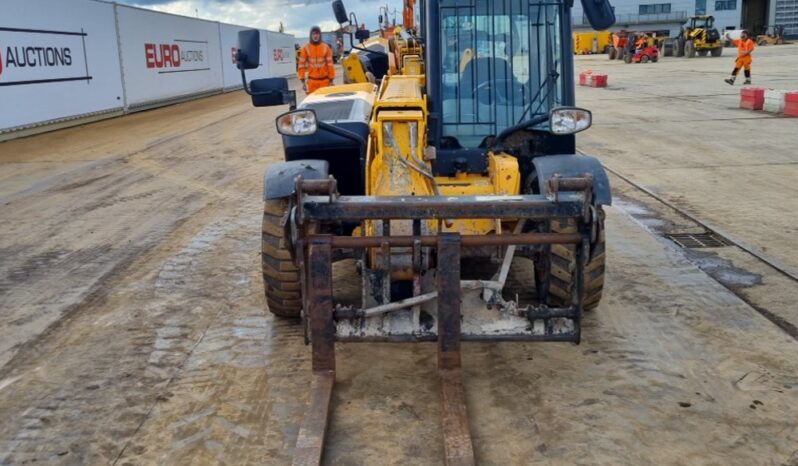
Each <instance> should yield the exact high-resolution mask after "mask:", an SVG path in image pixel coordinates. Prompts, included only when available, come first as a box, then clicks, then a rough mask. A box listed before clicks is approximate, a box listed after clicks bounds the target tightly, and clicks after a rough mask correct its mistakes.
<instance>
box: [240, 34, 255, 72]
mask: <svg viewBox="0 0 798 466" xmlns="http://www.w3.org/2000/svg"><path fill="white" fill-rule="evenodd" d="M236 62H237V63H238V69H240V70H252V69H255V68H257V67H258V66H260V31H258V30H257V29H247V30H245V31H239V33H238V52H236Z"/></svg>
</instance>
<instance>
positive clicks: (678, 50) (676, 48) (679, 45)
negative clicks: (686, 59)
mask: <svg viewBox="0 0 798 466" xmlns="http://www.w3.org/2000/svg"><path fill="white" fill-rule="evenodd" d="M673 56H674V57H683V56H684V42H682V41H680V40H677V41H676V42H674V43H673Z"/></svg>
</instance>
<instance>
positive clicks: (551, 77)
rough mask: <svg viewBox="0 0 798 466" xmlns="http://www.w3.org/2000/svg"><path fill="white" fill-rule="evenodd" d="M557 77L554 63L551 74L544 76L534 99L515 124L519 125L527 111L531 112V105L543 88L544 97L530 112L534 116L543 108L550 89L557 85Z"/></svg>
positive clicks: (555, 63)
mask: <svg viewBox="0 0 798 466" xmlns="http://www.w3.org/2000/svg"><path fill="white" fill-rule="evenodd" d="M559 77H560V73H558V72H557V62H554V66H553V67H552V68H551V72H550V73H549V75H548V76H546V79H544V80H543V83H541V84H540V87H539V88H538V92H537V94H535V97H532V99H531V100H530V101H529V105H527V106H526V108H525V109H524V113H522V114H521V118H519V119H518V123H516V124H521V122H522V121H524V118H526V115H527V113H529V111H530V110H532V105H534V104H535V102H536V101H537V100H538V96H539V95H540V93H541V92H543V89H544V88H545V89H546V95H545V96H543V98H542V99H540V102H539V103H538V106H537V108H535V111H534V112H532V114H533V115H536V114H537V113H538V110H540V107H541V106H543V103H544V102H546V100H547V99H548V98H549V94H551V88H552V87H554V86H555V85H556V84H557V79H558V78H559ZM549 80H552V81H551V84H549Z"/></svg>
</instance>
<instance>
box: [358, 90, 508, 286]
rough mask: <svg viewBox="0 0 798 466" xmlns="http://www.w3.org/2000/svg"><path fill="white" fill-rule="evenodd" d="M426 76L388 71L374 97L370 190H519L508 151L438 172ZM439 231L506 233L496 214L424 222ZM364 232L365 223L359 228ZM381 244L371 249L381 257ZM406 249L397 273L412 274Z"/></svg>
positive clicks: (397, 254)
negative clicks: (467, 167)
mask: <svg viewBox="0 0 798 466" xmlns="http://www.w3.org/2000/svg"><path fill="white" fill-rule="evenodd" d="M422 86H423V76H403V75H397V76H390V77H386V78H385V79H384V80H383V82H382V86H381V87H380V89H379V91H378V93H377V97H376V100H375V103H374V109H373V111H372V118H371V123H370V129H371V131H370V137H369V141H368V151H367V159H366V194H367V195H370V196H432V195H436V194H437V195H442V196H463V195H496V194H499V195H517V194H519V192H520V188H521V177H520V171H519V168H518V161H517V160H516V158H515V157H512V156H510V155H507V154H504V153H498V154H494V153H489V154H488V170H487V173H457V174H456V175H455V176H432V164H431V160H428V159H427V158H425V154H427V153H429V151H426V152H425V148H426V147H427V139H426V134H427V116H428V115H427V102H426V96H425V95H424V93H423V88H422ZM365 227H366V232H365V233H366V235H375V234H379V233H381V229H382V223H381V222H371V221H367V222H365ZM390 228H391V235H411V234H413V232H412V222H411V221H409V220H402V221H398V220H394V221H391V222H390ZM438 231H451V232H454V231H456V232H459V233H461V234H468V235H485V234H489V233H501V232H502V225H501V223H500V222H499V221H498V220H496V219H457V220H451V221H449V220H447V219H434V220H429V221H427V222H425V223H424V224H422V234H435V233H437V232H438ZM355 234H356V235H359V234H360V229H357V230H356V231H355ZM377 254H379V252H378V251H377V250H373V251H372V253H371V260H372V263H374V261H376V259H377ZM408 260H409V256H408V254H407V252H406V251H403V250H401V249H394V250H393V252H392V257H391V263H392V269H393V270H394V273H393V275H394V278H398V279H402V278H408V277H410V276H412V271H411V269H410V264H409V262H408Z"/></svg>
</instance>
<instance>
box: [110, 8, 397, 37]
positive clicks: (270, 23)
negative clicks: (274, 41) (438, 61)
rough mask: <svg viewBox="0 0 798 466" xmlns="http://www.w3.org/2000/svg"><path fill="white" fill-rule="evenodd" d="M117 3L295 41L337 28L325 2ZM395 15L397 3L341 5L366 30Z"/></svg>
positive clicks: (330, 10) (376, 26) (330, 9)
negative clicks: (316, 29) (384, 12)
mask: <svg viewBox="0 0 798 466" xmlns="http://www.w3.org/2000/svg"><path fill="white" fill-rule="evenodd" d="M117 1H119V2H120V3H126V4H129V5H134V6H139V7H143V8H149V9H152V10H157V11H163V12H166V13H174V14H178V15H184V16H191V17H195V16H199V17H200V18H202V19H209V20H213V21H221V22H223V23H230V24H237V25H241V26H251V27H257V28H262V29H268V30H272V31H276V30H278V29H279V27H280V23H281V22H282V24H283V25H284V27H285V32H287V33H289V34H294V35H295V36H296V37H298V38H303V37H306V36H307V34H308V31H309V30H310V27H311V26H313V25H314V24H316V25H319V26H320V27H321V28H322V29H323V30H325V31H327V30H333V29H337V28H338V24H337V23H336V22H335V17H334V16H333V12H332V7H331V6H330V4H331V3H332V2H331V1H329V0H117ZM386 3H387V5H388V7H389V8H390V9H392V10H395V11H396V15H397V22H401V20H402V1H401V0H389V1H387V2H386V0H359V1H354V0H349V1H346V2H345V4H346V6H347V9H348V10H349V11H352V12H354V13H355V14H356V15H357V18H358V21H360V22H361V23H366V26H367V27H368V28H369V29H376V28H378V27H379V26H378V15H379V10H380V7H381V6H385V5H386Z"/></svg>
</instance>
